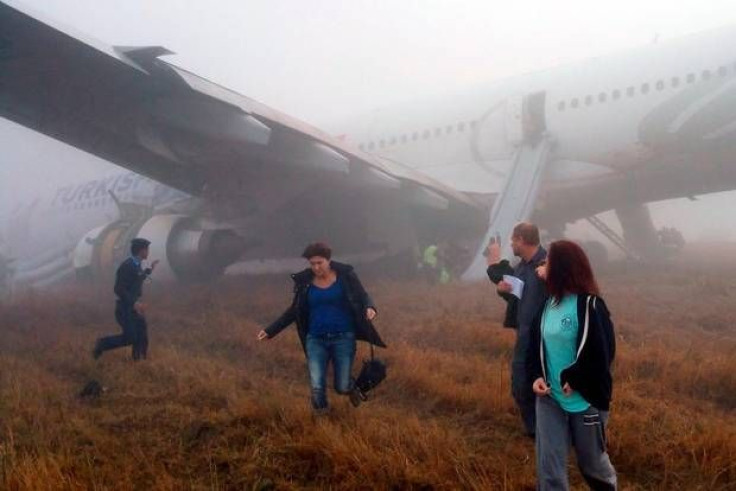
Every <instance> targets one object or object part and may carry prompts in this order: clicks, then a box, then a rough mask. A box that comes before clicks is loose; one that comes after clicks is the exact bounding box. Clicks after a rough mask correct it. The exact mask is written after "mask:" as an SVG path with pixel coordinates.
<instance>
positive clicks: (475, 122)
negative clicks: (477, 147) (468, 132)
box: [470, 121, 478, 130]
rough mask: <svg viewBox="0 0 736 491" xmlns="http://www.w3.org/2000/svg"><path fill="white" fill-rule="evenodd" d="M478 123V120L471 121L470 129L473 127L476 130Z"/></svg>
mask: <svg viewBox="0 0 736 491" xmlns="http://www.w3.org/2000/svg"><path fill="white" fill-rule="evenodd" d="M477 123H478V122H477V121H471V122H470V129H473V130H474V129H475V126H476V124H477Z"/></svg>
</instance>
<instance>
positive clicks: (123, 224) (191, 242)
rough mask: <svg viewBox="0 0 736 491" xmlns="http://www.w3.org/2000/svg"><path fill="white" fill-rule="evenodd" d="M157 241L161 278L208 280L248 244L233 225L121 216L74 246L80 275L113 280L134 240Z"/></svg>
mask: <svg viewBox="0 0 736 491" xmlns="http://www.w3.org/2000/svg"><path fill="white" fill-rule="evenodd" d="M134 237H144V238H146V239H148V240H150V241H151V246H150V247H149V256H148V258H149V261H154V260H159V264H158V266H157V268H156V278H157V279H178V280H204V279H210V278H213V277H216V276H219V275H220V274H222V273H223V272H224V270H225V268H226V267H227V266H229V265H230V264H232V263H234V262H235V261H236V260H237V259H238V258H239V257H240V255H241V253H242V252H243V250H244V249H245V242H244V240H243V239H242V238H241V237H240V236H239V235H238V234H236V233H235V231H234V230H233V229H232V228H219V227H213V226H210V225H209V224H204V223H203V222H202V221H201V220H199V219H197V218H193V217H189V216H186V215H154V216H153V217H149V218H145V219H143V220H140V221H138V222H130V221H127V220H118V221H116V222H112V223H110V224H107V225H104V226H101V227H98V228H95V229H93V230H91V231H90V232H88V233H87V234H86V235H85V236H84V237H82V239H81V240H80V241H79V243H78V244H77V246H76V248H75V249H74V255H73V263H74V269H75V271H76V273H77V276H78V277H80V278H90V279H101V278H104V279H109V278H110V277H111V276H112V275H113V274H114V272H115V269H116V267H117V265H118V264H119V263H120V262H121V261H122V260H123V259H124V258H125V257H127V256H128V255H129V254H130V240H131V239H133V238H134Z"/></svg>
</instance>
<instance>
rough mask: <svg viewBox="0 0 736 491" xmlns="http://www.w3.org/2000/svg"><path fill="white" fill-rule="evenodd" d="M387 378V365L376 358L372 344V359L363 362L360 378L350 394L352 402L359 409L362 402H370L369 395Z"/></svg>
mask: <svg viewBox="0 0 736 491" xmlns="http://www.w3.org/2000/svg"><path fill="white" fill-rule="evenodd" d="M385 378H386V363H385V362H384V361H383V360H380V359H378V358H376V357H375V354H374V352H373V345H372V344H371V357H370V359H369V360H363V367H362V368H361V369H360V373H359V374H358V378H356V379H355V384H354V387H353V390H352V392H351V393H350V402H351V403H352V404H353V406H355V407H358V406H359V405H360V403H361V402H363V401H366V400H368V393H369V392H370V391H371V390H373V389H374V388H376V387H377V386H378V385H379V384H380V383H381V382H383V380H384V379H385Z"/></svg>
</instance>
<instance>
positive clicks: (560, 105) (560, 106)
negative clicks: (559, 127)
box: [557, 101, 565, 111]
mask: <svg viewBox="0 0 736 491" xmlns="http://www.w3.org/2000/svg"><path fill="white" fill-rule="evenodd" d="M557 110H558V111H564V110H565V101H560V102H558V103H557Z"/></svg>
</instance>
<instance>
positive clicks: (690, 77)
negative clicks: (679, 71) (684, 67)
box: [687, 73, 695, 84]
mask: <svg viewBox="0 0 736 491" xmlns="http://www.w3.org/2000/svg"><path fill="white" fill-rule="evenodd" d="M693 82H695V74H694V73H688V74H687V83H689V84H691V83H693Z"/></svg>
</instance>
